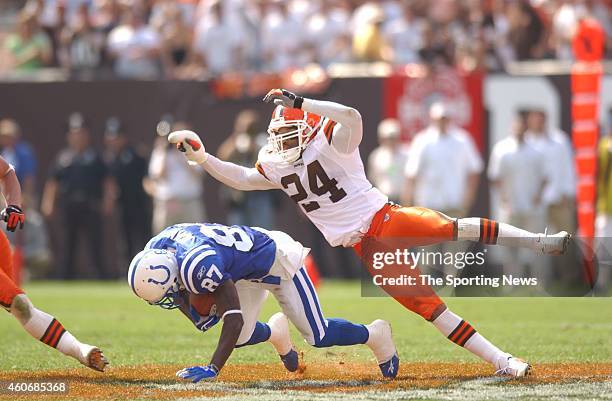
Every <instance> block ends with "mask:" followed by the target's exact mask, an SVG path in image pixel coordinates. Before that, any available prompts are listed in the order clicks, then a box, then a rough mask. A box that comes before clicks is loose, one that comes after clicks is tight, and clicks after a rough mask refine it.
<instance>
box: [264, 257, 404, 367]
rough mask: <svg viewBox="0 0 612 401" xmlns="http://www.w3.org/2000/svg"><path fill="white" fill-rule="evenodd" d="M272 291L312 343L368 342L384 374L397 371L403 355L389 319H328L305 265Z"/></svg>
mask: <svg viewBox="0 0 612 401" xmlns="http://www.w3.org/2000/svg"><path fill="white" fill-rule="evenodd" d="M272 293H273V294H274V296H275V297H276V299H277V301H278V303H279V304H280V306H281V308H282V309H283V311H284V312H285V314H286V315H287V317H288V318H289V320H291V322H292V323H293V324H294V325H295V327H296V328H297V329H298V330H299V331H300V333H301V334H302V337H303V338H304V340H306V342H307V343H308V344H310V345H312V346H315V347H318V348H324V347H331V346H334V345H340V346H346V345H355V344H366V345H368V346H369V347H370V348H371V349H372V351H373V352H374V355H375V356H376V359H377V361H378V363H379V366H380V368H381V371H382V373H383V375H384V376H386V377H395V376H396V375H397V371H398V367H399V359H398V357H397V350H396V348H395V344H394V343H393V338H392V336H391V327H390V325H389V323H387V322H385V321H383V320H375V321H374V322H372V323H371V324H369V325H363V324H355V323H352V322H349V321H347V320H345V319H340V318H329V319H326V318H325V317H324V315H323V312H322V309H321V305H320V304H319V298H318V295H317V293H316V291H315V289H314V286H313V284H312V282H311V281H310V278H309V277H308V274H307V273H306V269H305V268H304V267H301V268H300V269H299V270H298V271H297V272H296V274H295V276H294V277H293V279H292V280H284V281H282V282H281V285H280V286H279V287H278V288H276V289H274V290H272Z"/></svg>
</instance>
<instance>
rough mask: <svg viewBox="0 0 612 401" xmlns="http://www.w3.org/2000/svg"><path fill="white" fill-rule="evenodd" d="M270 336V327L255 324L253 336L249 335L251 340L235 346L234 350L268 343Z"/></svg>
mask: <svg viewBox="0 0 612 401" xmlns="http://www.w3.org/2000/svg"><path fill="white" fill-rule="evenodd" d="M270 334H272V331H271V330H270V326H268V325H267V324H266V323H262V322H257V323H255V330H253V334H251V338H249V340H248V341H247V342H245V343H243V344H240V345H236V348H240V347H244V346H245V345H253V344H259V343H262V342H264V341H268V339H269V338H270Z"/></svg>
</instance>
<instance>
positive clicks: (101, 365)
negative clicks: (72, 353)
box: [78, 344, 108, 372]
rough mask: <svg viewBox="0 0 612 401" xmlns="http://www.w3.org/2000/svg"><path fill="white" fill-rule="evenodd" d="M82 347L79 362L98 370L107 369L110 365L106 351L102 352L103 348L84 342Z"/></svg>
mask: <svg viewBox="0 0 612 401" xmlns="http://www.w3.org/2000/svg"><path fill="white" fill-rule="evenodd" d="M80 348H81V355H80V357H79V358H78V359H79V362H81V363H82V364H83V365H85V366H87V367H88V368H91V369H93V370H97V371H98V372H104V369H106V366H107V365H108V360H107V359H106V357H105V356H104V353H102V350H101V349H100V348H98V347H94V346H93V345H88V344H82V345H81V347H80Z"/></svg>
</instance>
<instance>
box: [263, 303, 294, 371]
mask: <svg viewBox="0 0 612 401" xmlns="http://www.w3.org/2000/svg"><path fill="white" fill-rule="evenodd" d="M268 326H270V339H269V341H270V343H271V344H272V346H273V347H274V349H275V350H276V352H278V355H279V356H280V359H281V361H282V362H283V365H285V368H286V369H287V370H288V371H289V372H295V371H296V370H298V367H299V355H298V353H297V351H296V350H295V349H294V347H293V344H292V343H291V336H290V334H289V320H288V319H287V316H285V314H284V313H282V312H277V313H275V314H274V315H272V316H271V317H270V319H269V320H268Z"/></svg>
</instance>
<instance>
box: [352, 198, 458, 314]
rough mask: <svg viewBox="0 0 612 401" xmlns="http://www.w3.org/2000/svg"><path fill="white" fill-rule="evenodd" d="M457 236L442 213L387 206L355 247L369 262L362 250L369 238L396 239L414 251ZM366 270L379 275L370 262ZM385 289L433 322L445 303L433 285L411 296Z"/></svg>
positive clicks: (378, 214) (421, 288)
mask: <svg viewBox="0 0 612 401" xmlns="http://www.w3.org/2000/svg"><path fill="white" fill-rule="evenodd" d="M456 234H457V233H456V223H455V220H453V219H451V218H450V217H448V216H446V215H444V214H442V213H439V212H436V211H435V210H431V209H427V208H422V207H401V206H397V205H390V204H387V205H385V206H384V207H383V208H382V209H381V210H379V211H378V212H377V213H376V215H375V216H374V219H373V220H372V223H371V224H370V229H369V230H368V232H367V234H366V235H365V236H364V238H363V239H362V241H361V242H360V243H358V244H356V245H355V246H354V249H355V252H357V254H358V255H359V257H360V258H361V259H362V260H364V259H365V260H368V256H367V255H364V254H363V253H364V249H362V247H363V246H364V244H367V243H368V240H369V239H372V240H375V241H376V240H382V239H393V238H394V239H396V240H397V241H398V243H401V246H402V247H405V248H410V247H415V246H427V245H432V244H436V243H440V242H445V241H451V240H453V239H455V237H456ZM366 267H367V269H368V272H369V273H370V274H371V275H374V274H378V272H377V271H376V270H374V269H373V267H372V266H370V264H369V263H366ZM410 274H411V275H413V276H418V275H419V274H420V272H419V269H418V268H415V269H413V270H411V271H410ZM381 288H382V289H383V290H385V292H387V293H389V294H390V295H391V296H393V298H394V299H395V300H396V301H397V302H399V303H400V304H402V305H403V306H404V307H405V308H407V309H409V310H411V311H413V312H414V313H417V314H419V315H421V316H422V317H423V318H425V319H426V320H431V317H432V315H433V313H434V311H435V310H436V308H438V307H439V306H440V305H443V304H444V302H442V300H441V299H440V297H438V296H437V295H436V293H435V292H434V290H433V289H432V288H431V287H430V286H420V288H419V289H418V290H417V291H416V292H415V295H408V296H402V295H397V294H394V289H393V288H391V287H386V286H381Z"/></svg>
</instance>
